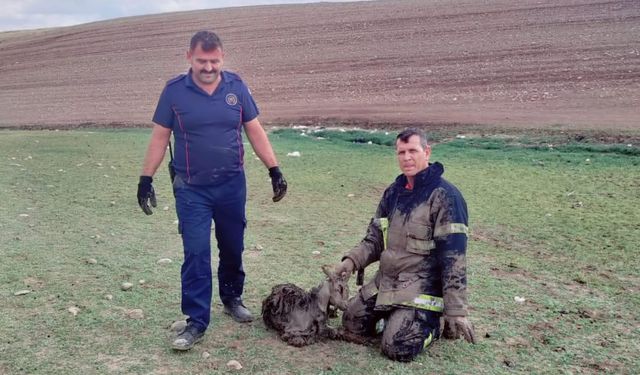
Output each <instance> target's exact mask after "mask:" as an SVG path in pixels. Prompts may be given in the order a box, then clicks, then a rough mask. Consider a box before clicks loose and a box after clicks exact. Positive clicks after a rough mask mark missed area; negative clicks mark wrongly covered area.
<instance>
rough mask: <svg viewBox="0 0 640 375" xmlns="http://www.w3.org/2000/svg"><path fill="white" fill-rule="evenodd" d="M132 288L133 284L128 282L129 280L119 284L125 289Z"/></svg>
mask: <svg viewBox="0 0 640 375" xmlns="http://www.w3.org/2000/svg"><path fill="white" fill-rule="evenodd" d="M131 288H133V284H131V283H129V282H124V283H122V284H121V285H120V289H121V290H124V291H127V290H129V289H131Z"/></svg>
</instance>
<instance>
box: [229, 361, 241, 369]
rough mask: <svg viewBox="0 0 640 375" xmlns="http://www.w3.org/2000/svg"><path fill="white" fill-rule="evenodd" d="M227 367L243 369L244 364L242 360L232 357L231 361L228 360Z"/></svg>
mask: <svg viewBox="0 0 640 375" xmlns="http://www.w3.org/2000/svg"><path fill="white" fill-rule="evenodd" d="M227 367H228V368H229V369H230V370H241V369H242V365H241V364H240V362H238V361H236V360H235V359H232V360H230V361H229V362H227Z"/></svg>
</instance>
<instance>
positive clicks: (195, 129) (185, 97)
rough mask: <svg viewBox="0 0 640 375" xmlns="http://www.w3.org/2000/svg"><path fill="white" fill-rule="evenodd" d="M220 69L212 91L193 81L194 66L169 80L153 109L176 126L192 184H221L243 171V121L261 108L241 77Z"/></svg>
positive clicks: (182, 171) (179, 153)
mask: <svg viewBox="0 0 640 375" xmlns="http://www.w3.org/2000/svg"><path fill="white" fill-rule="evenodd" d="M220 74H221V75H222V79H221V80H220V84H219V85H218V87H217V88H216V90H215V91H214V92H213V94H212V95H209V94H208V93H207V92H206V91H204V90H202V89H201V88H200V87H198V86H197V85H196V84H195V82H193V78H192V77H191V70H189V72H188V73H187V74H181V75H179V76H177V77H175V78H173V79H171V80H169V81H168V82H167V84H166V86H165V88H164V90H163V91H162V94H161V95H160V99H159V100H158V106H157V107H156V111H155V114H154V115H153V122H154V123H156V124H158V125H161V126H164V127H165V128H169V129H171V130H172V131H173V136H174V138H175V159H174V162H173V163H174V166H175V169H176V174H177V175H178V176H180V177H181V178H182V179H183V180H184V181H185V182H187V183H189V184H193V185H215V184H218V183H221V182H224V181H226V180H227V178H228V177H229V176H233V175H235V174H237V173H239V172H241V171H242V169H243V164H244V160H243V159H244V147H243V146H242V125H243V123H245V122H248V121H251V120H253V119H255V118H256V117H257V116H258V113H259V111H258V107H257V105H256V103H255V102H254V100H253V97H252V96H251V93H250V92H249V88H248V87H247V86H246V85H245V83H244V82H243V81H242V80H241V79H240V77H239V76H238V75H237V74H234V73H231V72H228V71H222V72H221V73H220Z"/></svg>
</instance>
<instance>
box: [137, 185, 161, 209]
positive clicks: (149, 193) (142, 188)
mask: <svg viewBox="0 0 640 375" xmlns="http://www.w3.org/2000/svg"><path fill="white" fill-rule="evenodd" d="M152 182H153V178H152V177H150V176H140V182H139V183H138V204H139V205H140V208H142V211H144V213H145V214H147V215H151V214H152V213H153V212H152V211H151V207H149V202H151V205H152V206H153V207H156V206H157V205H158V202H157V201H156V192H155V191H154V190H153V185H151V183H152Z"/></svg>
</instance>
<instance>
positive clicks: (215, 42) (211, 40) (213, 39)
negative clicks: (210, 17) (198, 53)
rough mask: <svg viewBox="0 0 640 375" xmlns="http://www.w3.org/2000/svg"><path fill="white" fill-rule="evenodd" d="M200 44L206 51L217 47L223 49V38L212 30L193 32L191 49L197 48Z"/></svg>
mask: <svg viewBox="0 0 640 375" xmlns="http://www.w3.org/2000/svg"><path fill="white" fill-rule="evenodd" d="M198 44H200V47H201V48H202V50H203V51H205V52H210V51H213V50H214V49H216V48H220V49H222V40H220V38H219V37H218V36H217V35H216V34H215V33H214V32H211V31H206V30H203V31H198V32H197V33H195V34H193V36H192V37H191V44H190V45H189V48H190V49H191V51H193V50H195V49H196V48H197V47H198Z"/></svg>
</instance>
